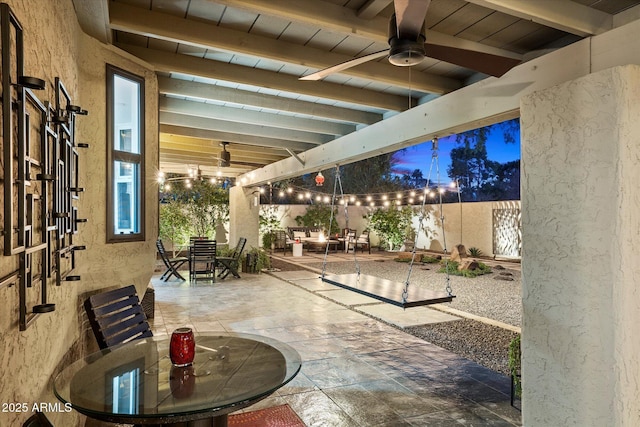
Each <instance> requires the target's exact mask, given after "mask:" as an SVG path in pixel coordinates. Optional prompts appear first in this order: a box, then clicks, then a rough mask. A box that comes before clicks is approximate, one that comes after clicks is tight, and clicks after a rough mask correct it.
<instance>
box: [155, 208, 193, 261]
mask: <svg viewBox="0 0 640 427" xmlns="http://www.w3.org/2000/svg"><path fill="white" fill-rule="evenodd" d="M189 228H190V218H189V217H188V216H187V213H186V209H185V206H184V204H183V203H180V202H177V201H171V202H169V203H163V204H161V205H160V230H159V234H160V238H162V239H165V240H170V241H171V243H172V246H173V257H175V256H176V248H177V247H179V246H185V245H186V244H187V242H188V241H189Z"/></svg>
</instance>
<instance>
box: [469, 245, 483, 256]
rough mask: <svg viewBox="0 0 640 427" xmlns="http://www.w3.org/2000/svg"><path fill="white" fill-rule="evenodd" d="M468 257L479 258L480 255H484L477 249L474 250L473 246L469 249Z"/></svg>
mask: <svg viewBox="0 0 640 427" xmlns="http://www.w3.org/2000/svg"><path fill="white" fill-rule="evenodd" d="M469 255H471V256H473V257H480V256H482V255H484V254H483V253H482V251H481V250H480V249H479V248H476V247H475V246H474V247H473V248H469Z"/></svg>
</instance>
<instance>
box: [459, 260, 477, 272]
mask: <svg viewBox="0 0 640 427" xmlns="http://www.w3.org/2000/svg"><path fill="white" fill-rule="evenodd" d="M478 268H480V264H478V262H477V261H474V260H471V259H470V260H466V261H462V263H460V265H458V270H460V271H462V270H471V271H473V270H477V269H478Z"/></svg>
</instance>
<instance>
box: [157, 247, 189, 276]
mask: <svg viewBox="0 0 640 427" xmlns="http://www.w3.org/2000/svg"><path fill="white" fill-rule="evenodd" d="M156 247H157V248H158V253H159V254H160V258H162V262H163V263H164V265H165V267H166V268H167V269H166V271H165V272H164V273H162V276H160V278H161V279H162V280H164V281H165V282H166V281H167V280H169V277H171V276H176V277H177V278H178V279H180V280H184V277H182V275H181V274H180V273H178V269H179V268H180V267H181V266H182V264H184V263H185V262H187V261H188V258H187V257H183V256H182V257H176V258H169V256H168V255H167V251H166V250H165V249H164V244H163V243H162V240H160V239H158V240H157V241H156Z"/></svg>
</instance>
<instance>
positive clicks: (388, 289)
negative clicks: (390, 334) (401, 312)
mask: <svg viewBox="0 0 640 427" xmlns="http://www.w3.org/2000/svg"><path fill="white" fill-rule="evenodd" d="M321 279H322V281H323V282H326V283H330V284H332V285H335V286H339V287H341V288H343V289H346V290H349V291H353V292H357V293H359V294H362V295H366V296H368V297H370V298H374V299H376V300H378V301H382V302H385V303H387V304H392V305H395V306H398V307H402V308H411V307H419V306H423V305H429V304H439V303H443V302H451V301H453V298H455V295H451V294H449V293H448V292H446V291H443V292H438V291H432V290H429V289H422V288H417V287H413V288H412V289H411V293H410V295H407V297H406V298H403V297H402V293H403V289H404V288H405V284H404V283H400V282H394V281H392V280H388V279H383V278H380V277H376V276H368V275H366V274H359V275H358V274H326V275H325V276H324V277H321Z"/></svg>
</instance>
